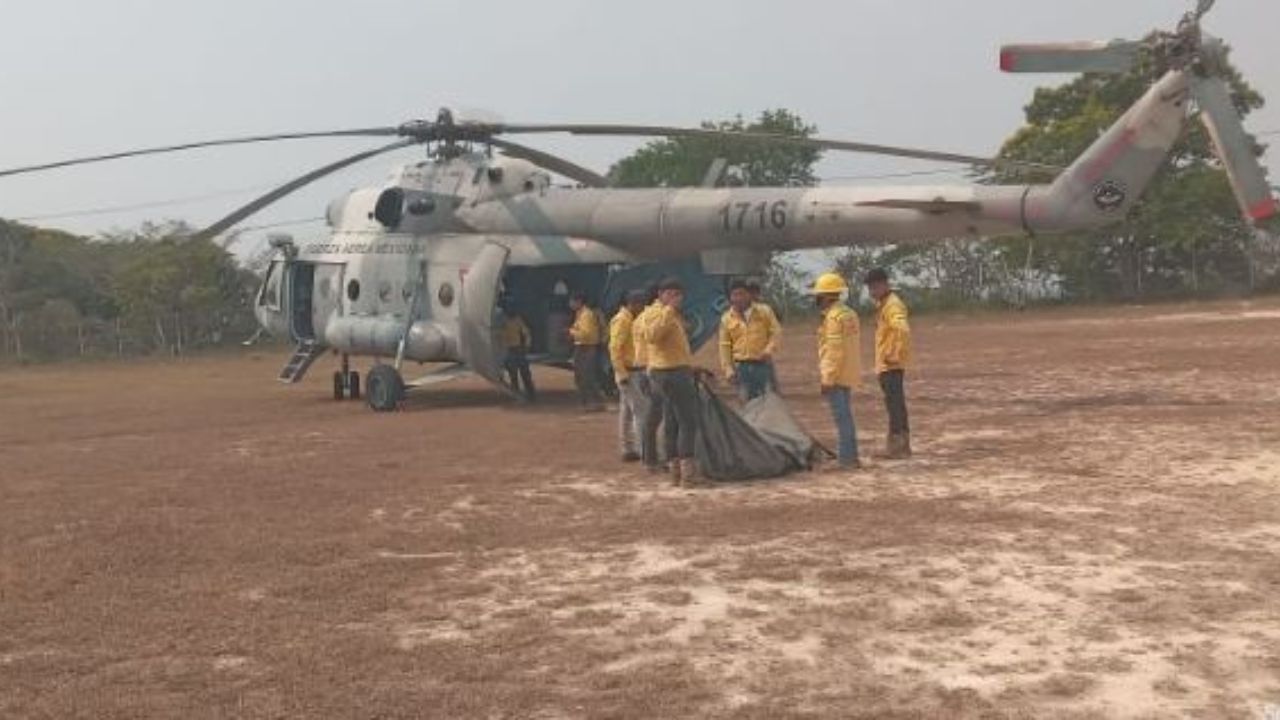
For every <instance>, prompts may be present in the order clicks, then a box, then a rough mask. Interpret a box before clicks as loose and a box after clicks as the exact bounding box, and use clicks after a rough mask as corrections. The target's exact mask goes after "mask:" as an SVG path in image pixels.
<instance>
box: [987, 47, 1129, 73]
mask: <svg viewBox="0 0 1280 720" xmlns="http://www.w3.org/2000/svg"><path fill="white" fill-rule="evenodd" d="M1143 47H1144V44H1143V43H1140V42H1130V41H1128V40H1112V41H1110V42H1077V43H1032V44H1021V45H1005V46H1004V47H1002V48H1000V69H1001V70H1003V71H1005V72H1007V73H1086V72H1096V73H1123V72H1128V71H1129V70H1130V69H1131V68H1132V67H1133V65H1134V63H1135V62H1137V60H1138V53H1140V52H1141V51H1142V48H1143Z"/></svg>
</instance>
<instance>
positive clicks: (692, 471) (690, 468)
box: [680, 458, 704, 487]
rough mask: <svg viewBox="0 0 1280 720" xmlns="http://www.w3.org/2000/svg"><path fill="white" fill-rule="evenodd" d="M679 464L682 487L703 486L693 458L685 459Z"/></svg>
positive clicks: (696, 462) (700, 474)
mask: <svg viewBox="0 0 1280 720" xmlns="http://www.w3.org/2000/svg"><path fill="white" fill-rule="evenodd" d="M680 462H681V468H680V474H681V477H682V478H683V483H684V487H697V486H699V485H703V484H704V483H703V481H702V473H700V472H698V461H697V460H695V459H693V458H685V459H684V460H682V461H680Z"/></svg>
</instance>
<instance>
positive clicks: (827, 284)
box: [813, 272, 849, 295]
mask: <svg viewBox="0 0 1280 720" xmlns="http://www.w3.org/2000/svg"><path fill="white" fill-rule="evenodd" d="M848 289H849V284H848V283H846V282H845V281H844V278H842V277H840V276H839V275H837V274H836V273H832V272H829V273H823V274H822V275H819V276H818V281H817V282H815V283H814V284H813V294H814V295H839V294H840V293H842V292H844V291H846V290H848Z"/></svg>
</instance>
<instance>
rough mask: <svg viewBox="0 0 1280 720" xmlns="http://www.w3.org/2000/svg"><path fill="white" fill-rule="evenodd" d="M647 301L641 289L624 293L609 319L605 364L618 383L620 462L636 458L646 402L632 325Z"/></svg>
mask: <svg viewBox="0 0 1280 720" xmlns="http://www.w3.org/2000/svg"><path fill="white" fill-rule="evenodd" d="M647 301H648V296H647V295H646V294H645V292H644V291H643V290H633V291H631V292H629V293H627V296H626V302H625V303H623V305H622V307H621V308H619V309H618V313H617V314H616V315H614V316H613V320H610V321H609V364H610V365H612V366H613V379H614V382H616V383H617V384H618V445H619V446H620V448H621V451H622V461H623V462H636V461H637V460H639V459H640V437H641V436H642V435H643V433H642V432H641V427H640V426H641V421H642V415H641V411H642V410H643V409H644V407H645V405H646V402H645V391H644V389H643V388H642V387H641V384H642V382H643V380H644V373H645V371H644V369H643V368H641V367H637V366H636V362H635V359H636V347H635V346H636V341H635V334H634V327H635V319H636V317H637V316H638V315H640V313H641V311H643V310H644V306H645V304H646V302H647Z"/></svg>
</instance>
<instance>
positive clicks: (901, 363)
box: [876, 293, 911, 374]
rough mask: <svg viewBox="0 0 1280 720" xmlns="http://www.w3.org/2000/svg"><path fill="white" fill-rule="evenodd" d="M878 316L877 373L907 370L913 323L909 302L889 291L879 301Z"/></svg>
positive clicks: (909, 360) (909, 359)
mask: <svg viewBox="0 0 1280 720" xmlns="http://www.w3.org/2000/svg"><path fill="white" fill-rule="evenodd" d="M879 306H880V310H879V313H878V314H877V317H876V373H877V374H878V373H882V372H887V371H889V370H905V369H906V367H907V365H908V364H910V362H911V325H910V324H909V323H908V322H907V304H906V303H904V302H902V298H900V297H898V294H897V293H889V294H888V295H886V296H885V298H884V300H882V301H880V303H879Z"/></svg>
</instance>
